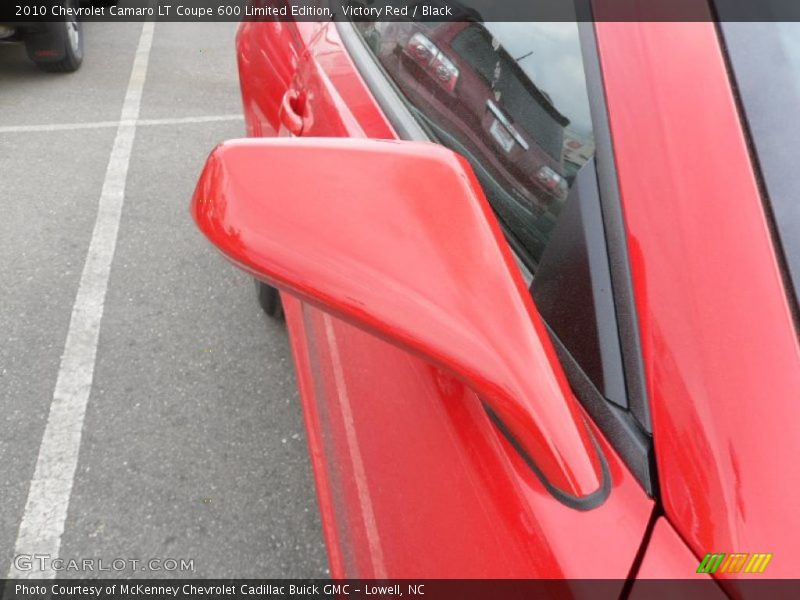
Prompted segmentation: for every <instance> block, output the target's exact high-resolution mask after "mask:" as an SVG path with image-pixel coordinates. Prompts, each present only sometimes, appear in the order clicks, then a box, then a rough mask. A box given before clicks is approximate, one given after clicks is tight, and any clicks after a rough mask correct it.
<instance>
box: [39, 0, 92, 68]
mask: <svg viewBox="0 0 800 600" xmlns="http://www.w3.org/2000/svg"><path fill="white" fill-rule="evenodd" d="M78 4H79V3H78V0H67V1H66V2H64V5H65V6H67V7H70V8H77V7H78ZM25 49H26V51H27V52H28V57H29V58H30V59H31V60H32V61H33V62H35V63H36V65H37V66H38V67H39V68H40V69H43V70H45V71H50V72H55V73H72V72H73V71H77V70H78V69H79V68H80V66H81V63H82V62H83V25H82V24H81V22H80V21H79V20H78V19H77V18H75V17H67V18H66V19H65V20H64V21H57V22H54V23H45V24H44V25H43V28H42V30H41V31H40V32H37V33H36V34H33V35H31V36H29V37H27V38H26V39H25Z"/></svg>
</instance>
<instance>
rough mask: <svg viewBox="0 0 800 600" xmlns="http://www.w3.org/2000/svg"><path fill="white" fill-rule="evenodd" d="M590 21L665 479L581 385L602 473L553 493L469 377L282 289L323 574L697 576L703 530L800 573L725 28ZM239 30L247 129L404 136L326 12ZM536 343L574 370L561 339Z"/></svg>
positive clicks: (783, 356)
mask: <svg viewBox="0 0 800 600" xmlns="http://www.w3.org/2000/svg"><path fill="white" fill-rule="evenodd" d="M594 33H595V35H596V39H597V47H598V54H599V60H600V63H601V66H602V73H603V87H604V93H605V95H606V101H607V106H608V118H609V125H610V131H611V136H612V139H613V146H614V154H615V158H616V167H617V174H618V179H619V187H620V194H621V201H622V212H623V215H624V220H625V228H626V231H627V237H626V244H627V248H628V252H629V256H630V270H631V276H632V281H633V292H634V300H635V306H636V311H637V320H638V326H639V329H640V332H641V354H642V359H643V364H644V367H645V373H644V375H645V379H644V380H645V384H646V388H647V394H648V397H649V409H650V414H651V418H652V431H653V444H654V447H655V457H656V461H657V469H656V470H657V473H658V486H657V490H655V492H654V494H653V495H649V494H648V493H647V492H646V491H645V489H643V487H642V485H640V483H639V482H638V481H637V479H636V478H635V477H634V476H633V475H632V473H631V471H630V469H629V468H628V466H626V464H625V462H624V461H623V460H622V459H621V458H620V456H619V454H618V452H617V451H616V450H615V449H614V448H613V447H612V446H611V445H610V444H609V443H608V441H607V440H606V438H605V437H604V435H603V432H602V431H601V429H600V428H599V427H598V426H596V425H595V424H594V423H593V422H592V420H591V418H589V416H588V414H586V413H583V412H581V409H578V413H579V414H576V415H573V417H574V418H575V419H577V420H580V419H581V418H582V419H584V420H585V421H586V422H587V423H589V428H590V430H591V432H592V434H593V435H594V437H595V438H596V439H597V440H598V442H599V445H600V448H601V450H602V453H603V455H604V456H605V457H606V460H607V463H608V464H607V467H608V473H609V476H610V490H609V491H608V494H607V497H605V498H604V500H603V501H602V502H600V503H598V504H597V505H596V506H592V507H590V508H589V509H587V510H577V509H575V508H574V507H570V506H567V505H565V504H564V503H563V502H560V501H559V500H558V499H557V498H556V497H554V496H553V494H551V493H550V491H549V490H548V489H547V487H546V486H545V485H544V484H543V483H542V481H541V480H540V479H539V478H537V477H536V476H535V475H534V473H533V472H532V471H531V469H530V468H529V467H528V465H526V463H525V462H524V461H523V460H522V459H521V458H520V457H519V455H518V454H516V453H515V452H514V451H513V448H511V446H510V444H509V441H508V440H507V439H506V438H504V437H503V436H502V435H500V434H499V433H498V431H497V428H496V427H495V426H494V425H493V423H492V421H491V419H490V418H488V417H487V414H486V412H485V411H484V410H483V409H482V405H481V400H480V399H479V397H478V396H477V395H476V393H475V392H474V391H473V389H471V388H470V387H469V386H467V385H465V384H464V382H463V381H462V380H460V379H457V378H455V377H453V376H452V374H450V373H449V372H448V371H447V370H446V369H443V368H441V367H440V366H437V365H435V364H432V363H431V362H430V361H428V360H424V359H423V358H420V356H419V355H417V354H415V353H413V352H410V351H408V350H407V349H405V348H403V347H401V346H399V345H397V344H394V343H392V341H391V340H389V341H387V340H386V339H385V338H381V337H378V336H376V335H373V334H371V333H369V332H366V331H364V330H363V329H362V328H359V327H356V326H354V325H353V324H351V323H349V322H347V321H346V320H344V319H340V318H337V317H336V316H332V315H331V314H329V313H327V312H325V311H323V310H321V308H319V306H318V305H315V304H312V303H309V302H305V301H302V300H300V299H299V298H298V297H297V295H292V294H284V295H283V302H284V309H285V314H286V323H287V326H288V330H289V334H290V338H291V342H292V347H293V352H294V359H295V362H296V366H297V374H298V384H299V388H300V395H301V398H302V403H303V412H304V415H305V422H306V430H307V434H308V442H309V449H310V456H311V461H312V465H313V469H314V474H315V478H316V484H317V494H318V500H319V506H320V511H321V515H322V523H323V530H324V534H325V539H326V543H327V547H328V552H329V558H330V566H331V574H332V575H333V576H334V577H363V578H373V577H374V578H385V577H398V578H418V577H429V578H447V577H467V578H478V577H480V578H612V579H618V580H620V586H622V582H623V581H624V580H626V579H629V578H631V577H640V578H646V577H678V578H687V577H693V576H696V575H695V570H696V569H697V565H698V563H699V562H700V560H701V559H702V557H703V556H704V555H705V554H706V553H709V552H725V553H731V552H763V553H771V554H772V555H773V558H772V560H771V562H770V564H769V568H768V571H767V573H768V575H769V576H770V577H797V576H798V574H799V573H800V568H798V566H797V562H796V561H797V559H798V558H800V536H798V535H797V534H798V531H800V513H799V512H798V511H797V510H796V509H797V496H798V494H800V469H797V468H796V465H795V462H796V460H797V457H800V436H798V435H797V424H798V423H800V401H799V400H800V346H799V345H798V337H797V333H796V329H795V324H794V322H793V315H792V309H791V306H790V301H789V296H788V294H787V290H786V287H785V283H784V280H783V278H782V275H781V267H780V264H779V261H778V258H777V253H776V248H775V243H774V241H773V238H772V236H771V233H770V227H769V224H768V221H767V217H766V215H765V209H764V205H763V204H762V200H761V197H760V191H759V187H758V183H757V181H756V176H755V173H754V169H753V165H752V162H751V158H750V155H749V153H748V146H747V142H746V136H745V132H744V130H743V126H742V122H741V118H740V114H739V111H738V108H737V104H736V101H735V97H734V93H733V91H732V86H731V82H730V80H729V75H728V72H727V70H726V65H725V60H724V56H723V53H722V50H721V47H720V41H719V38H718V34H717V31H716V30H715V27H714V24H713V23H621V24H619V23H616V24H615V23H596V24H595V25H594ZM237 53H238V58H239V67H240V76H241V86H242V96H243V100H244V109H245V115H246V120H247V128H248V134H249V135H251V136H256V137H258V136H275V135H287V134H288V133H291V134H293V135H301V136H308V137H350V138H376V139H397V138H399V137H400V136H399V135H398V133H397V132H396V131H395V130H394V128H393V126H392V125H391V123H390V121H389V120H388V119H387V117H386V116H385V114H384V113H383V112H382V110H381V108H380V105H379V103H378V102H377V101H376V99H375V96H374V94H373V92H372V91H371V89H370V87H369V86H368V85H367V83H366V82H365V78H364V77H363V76H362V74H361V73H360V70H359V68H358V67H357V66H356V62H354V60H353V58H352V57H351V55H350V54H349V53H348V50H347V48H346V46H345V45H344V44H343V42H342V39H341V38H340V35H339V33H338V30H337V25H336V24H335V23H303V22H297V23H294V22H284V23H278V22H260V23H243V24H242V26H241V29H240V31H239V34H238V38H237ZM698 90H702V91H703V93H702V94H698ZM250 166H251V168H253V169H256V170H257V169H258V167H257V166H256V165H250ZM370 176H371V174H370V173H364V174H363V177H364V178H365V179H367V178H369V177H370ZM369 185H370V186H372V185H374V184H372V183H371V184H369ZM264 193H267V190H265V191H264ZM332 201H333V200H332ZM248 216H249V218H250V219H251V220H252V219H255V220H256V223H255V224H254V225H253V227H254V228H257V227H258V222H257V221H258V219H259V218H260V217H259V215H258V213H252V214H250V213H248ZM265 218H266V217H265ZM352 218H358V216H357V215H356V216H354V217H352ZM336 223H339V221H336ZM342 223H344V221H342ZM265 227H266V225H265ZM206 233H207V234H208V235H209V237H211V238H212V240H215V241H217V240H218V239H219V236H222V235H223V234H224V233H223V232H219V235H216V234H214V232H211V233H209V231H206ZM215 235H216V238H215ZM290 242H291V240H289V243H290ZM342 243H345V242H342ZM462 243H463V244H464V245H465V246H466V245H469V244H470V243H473V241H471V240H467V239H465V240H463V242H462ZM475 243H477V242H475ZM401 250H402V249H401V248H399V247H398V248H396V249H395V248H386V247H382V250H381V251H382V252H392V251H397V252H400V251H401ZM243 256H244V255H243ZM237 262H239V264H243V263H246V260H244V259H243V260H241V261H237ZM417 268H418V269H419V270H420V271H421V272H423V273H424V272H425V269H426V265H425V264H424V261H421V262H420V264H418V265H417ZM431 272H432V271H431ZM365 284H367V285H374V286H377V289H380V285H381V282H380V281H379V280H374V281H365ZM532 318H533V320H534V321H536V317H535V316H534V317H532ZM545 337H546V336H545ZM542 352H543V353H544V354H543V355H544V356H546V360H547V361H549V362H550V363H551V364H553V365H556V366H555V367H554V373H556V376H555V377H556V380H557V381H558V382H560V383H559V384H558V385H564V381H563V375H559V373H560V370H559V368H558V367H557V365H558V357H557V355H556V354H555V352H554V350H553V348H552V346H550V345H549V344H547V343H545V344H544V346H543V347H542ZM571 426H572V423H568V422H566V421H565V422H564V427H566V428H569V427H571ZM588 491H591V490H588ZM715 576H716V577H719V578H721V579H725V578H728V577H729V576H726V575H723V574H720V573H717V574H715ZM746 576H747V575H745V574H740V575H739V577H746ZM730 577H732V576H730ZM730 584H731V582H730V581H728V582H726V585H730Z"/></svg>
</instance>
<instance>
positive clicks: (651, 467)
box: [334, 20, 658, 497]
mask: <svg viewBox="0 0 800 600" xmlns="http://www.w3.org/2000/svg"><path fill="white" fill-rule="evenodd" d="M334 23H335V26H336V28H337V30H338V33H339V36H340V37H341V39H342V42H343V44H344V46H345V48H346V49H347V50H348V53H349V55H350V57H351V59H352V60H353V62H354V63H355V65H356V68H357V69H358V71H359V73H360V75H361V77H362V78H363V79H364V81H365V83H366V84H367V87H368V88H369V89H370V91H371V93H372V95H373V96H374V98H375V100H376V102H377V103H378V105H379V106H380V108H381V110H382V111H383V113H384V115H386V117H387V119H388V120H389V122H390V123H391V125H392V127H393V128H394V130H395V132H396V133H397V135H398V136H399V137H400V138H401V139H406V140H417V141H431V140H435V139H436V137H437V135H436V133H435V132H434V131H432V130H431V128H430V127H429V126H428V125H426V124H425V123H424V121H421V120H420V119H418V118H417V117H415V116H414V112H413V111H412V109H411V108H410V107H409V105H408V103H407V102H406V101H405V100H404V99H403V96H402V93H401V92H400V90H399V89H398V88H397V87H396V85H395V84H394V83H393V82H392V81H391V79H390V77H389V76H388V75H387V74H386V72H385V71H384V69H383V67H382V66H381V65H380V63H379V62H378V60H377V58H376V57H375V56H374V54H373V53H372V52H371V51H370V49H369V48H368V46H367V45H366V42H365V41H364V39H363V38H362V37H361V35H360V34H359V33H358V31H357V30H356V28H355V27H354V25H353V24H352V23H351V22H348V21H344V20H335V21H334ZM578 29H579V35H580V42H581V48H582V53H583V61H584V70H585V72H586V82H587V91H588V92H589V101H590V111H591V116H592V123H593V127H594V137H595V146H596V154H595V161H596V171H597V180H598V190H599V194H600V201H601V211H602V215H603V226H604V229H605V231H604V237H605V240H606V249H607V251H608V259H609V267H610V270H611V282H612V288H613V296H614V306H615V311H616V316H617V322H618V328H619V338H620V346H621V349H622V360H623V365H624V372H625V385H626V393H627V399H628V406H629V410H624V409H621V408H619V407H617V406H615V405H614V404H613V403H612V402H610V401H609V400H607V399H606V398H604V397H603V396H602V394H601V393H600V392H599V391H598V390H597V388H596V387H595V386H594V384H593V383H592V382H591V381H590V379H589V377H588V376H587V375H586V374H585V373H584V372H583V370H582V369H581V368H580V366H579V365H578V364H577V363H576V361H575V360H574V359H573V358H572V356H571V355H570V354H569V352H568V351H567V350H566V349H565V348H564V346H563V344H561V342H560V340H559V339H558V337H557V336H555V335H554V333H553V331H552V330H550V329H549V327H548V330H549V331H550V334H551V338H552V339H553V342H554V346H555V349H556V352H557V354H558V356H559V358H560V359H561V362H562V365H563V366H564V369H565V372H566V374H567V377H568V379H569V381H570V385H571V386H572V387H573V391H574V392H575V394H576V396H577V397H578V399H579V400H580V402H581V404H582V405H583V406H584V408H586V410H587V412H589V414H590V415H591V416H592V419H593V420H594V421H595V423H597V425H598V426H599V427H600V429H601V430H602V431H603V433H604V434H605V436H606V437H607V439H608V440H609V442H610V443H611V445H612V446H613V447H614V449H615V450H616V451H617V452H618V453H619V455H620V456H621V457H622V459H623V461H624V462H625V463H626V464H627V465H628V467H629V468H630V469H631V472H632V473H633V474H634V476H635V477H636V479H637V480H638V481H639V483H640V484H641V485H642V486H643V488H644V489H645V491H646V492H647V493H648V494H649V495H650V496H653V497H656V496H657V489H658V485H657V483H658V477H657V473H656V466H655V457H654V452H653V442H652V433H651V432H652V428H651V420H650V410H649V404H648V398H647V390H646V385H645V376H644V364H643V359H642V353H641V342H640V335H639V325H638V317H637V311H636V305H635V301H634V295H633V280H632V276H631V271H630V263H629V259H628V248H627V231H626V228H625V222H624V217H623V214H622V206H621V201H620V194H619V184H618V181H617V172H616V163H615V159H614V152H613V145H612V141H611V133H610V127H609V124H608V112H607V109H606V101H605V92H604V88H603V83H602V81H603V80H602V70H601V67H600V61H599V56H598V53H597V42H596V38H595V32H594V24H593V23H591V22H582V23H578ZM501 225H502V224H501ZM505 233H506V237H507V238H508V239H509V242H510V246H511V249H512V253H513V254H514V256H515V259H516V260H517V262H518V263H519V264H521V265H525V263H526V257H525V256H524V253H520V248H519V245H518V244H515V243H513V236H510V235H509V232H508V231H505ZM528 260H529V258H528ZM524 274H525V276H526V278H529V276H530V272H529V271H528V269H527V267H526V269H525V271H524ZM526 282H527V283H528V284H530V281H529V280H527V279H526Z"/></svg>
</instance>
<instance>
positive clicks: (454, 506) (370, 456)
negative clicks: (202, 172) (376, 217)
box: [239, 23, 654, 586]
mask: <svg viewBox="0 0 800 600" xmlns="http://www.w3.org/2000/svg"><path fill="white" fill-rule="evenodd" d="M274 27H275V25H274V24H269V23H258V24H255V23H254V24H245V25H243V26H242V30H241V32H240V35H239V54H240V57H239V60H240V64H241V65H244V67H243V68H242V73H241V76H242V89H243V91H245V90H246V91H245V92H244V93H245V105H246V111H247V113H246V114H247V119H248V131H249V132H250V133H251V134H254V135H270V134H273V133H274V132H275V131H276V130H277V129H278V128H279V127H278V126H277V123H278V121H279V120H280V119H281V113H280V111H279V106H278V103H276V102H275V98H276V97H277V93H278V91H279V90H280V89H282V88H283V86H284V85H285V82H286V79H285V77H284V76H283V75H282V74H279V73H278V71H277V70H276V69H272V68H271V67H269V66H268V65H266V63H262V68H265V69H266V70H265V71H256V68H255V66H254V64H253V62H252V61H251V60H250V58H249V56H251V55H255V56H260V55H263V54H264V52H265V51H266V50H267V48H265V47H261V46H260V44H261V43H262V42H261V41H260V40H263V39H265V36H266V38H269V42H268V44H269V45H272V44H278V43H283V44H288V43H289V42H288V40H287V39H286V38H283V39H280V38H276V37H274V36H272V37H270V35H269V34H270V32H272V33H274V31H273V30H270V28H274ZM338 27H339V25H337V24H327V25H325V26H323V27H322V28H321V29H320V30H319V31H317V32H316V33H315V35H314V39H313V43H312V44H311V45H310V47H309V51H308V52H305V53H304V54H303V56H302V60H300V63H299V66H298V69H297V77H296V79H295V82H294V84H293V85H294V88H295V91H296V92H297V93H298V94H302V96H303V100H304V101H303V103H302V105H301V106H297V107H296V108H297V110H296V111H295V114H290V115H286V114H284V115H283V119H284V120H285V122H284V125H287V123H288V124H296V123H297V120H298V118H299V120H300V122H301V129H300V133H301V134H302V135H303V136H322V137H329V136H339V137H345V136H349V137H371V138H379V139H396V138H398V137H399V136H398V134H397V133H396V131H395V128H394V127H393V126H392V125H391V124H390V122H389V120H388V119H387V117H386V116H385V114H384V111H383V110H382V109H381V107H380V106H379V104H378V102H377V101H376V99H375V96H374V95H373V93H372V91H371V89H370V87H368V86H367V84H366V83H365V79H364V77H363V76H362V74H361V73H360V72H359V69H358V68H357V67H356V65H355V63H354V60H353V57H352V56H351V54H350V53H349V51H348V50H347V49H346V48H345V46H344V45H343V42H342V39H341V37H340V34H339V31H338V29H337V28H338ZM271 47H272V48H273V50H272V51H273V53H274V55H276V56H278V55H279V56H281V57H283V59H286V62H291V61H290V60H289V57H290V56H292V53H294V52H295V50H294V49H291V48H289V49H286V48H283V49H281V50H277V49H275V48H274V47H273V46H271ZM281 53H282V54H281ZM242 54H245V55H247V56H242ZM270 69H271V70H270ZM255 80H258V81H255ZM371 83H372V84H373V85H385V82H384V83H383V84H381V83H380V82H379V81H377V82H376V81H373V82H371ZM265 123H269V124H270V125H271V128H267V127H265V126H263V124H265ZM293 126H296V125H293ZM363 176H364V177H369V176H370V174H369V173H364V174H363ZM331 202H336V199H335V198H331ZM464 243H465V244H468V243H469V240H465V241H464ZM283 300H284V309H285V314H286V323H287V327H288V329H289V333H290V338H291V341H292V347H293V352H294V358H295V362H296V365H297V373H298V382H299V387H300V392H301V398H302V403H303V410H304V415H305V420H306V428H307V432H308V441H309V447H310V455H311V460H312V465H313V469H314V473H315V478H316V484H317V492H318V499H319V505H320V511H321V514H322V522H323V528H324V534H325V538H326V543H327V546H328V551H329V557H330V564H331V573H332V575H333V576H334V577H363V578H372V577H377V578H383V577H399V578H403V577H430V578H443V577H470V578H473V577H485V578H497V577H509V578H510V577H513V578H595V577H597V578H599V577H602V578H616V579H618V580H620V583H619V585H620V586H621V585H622V580H624V579H625V578H626V577H627V576H628V575H629V573H630V571H631V568H632V565H633V564H634V562H635V558H636V555H637V552H638V551H639V549H640V546H641V545H642V542H643V540H644V538H645V537H646V531H647V528H648V525H649V523H650V521H651V517H652V512H653V507H654V503H653V500H652V499H651V498H650V497H649V496H648V495H647V493H646V492H645V491H644V489H643V488H642V486H641V485H640V484H639V482H638V481H637V480H636V478H635V477H634V476H633V475H632V474H631V472H630V470H629V469H628V467H627V466H625V464H624V463H623V461H622V460H621V459H620V457H619V456H618V455H617V453H616V451H615V450H614V449H613V448H612V447H611V445H610V444H609V443H608V442H607V441H606V439H605V438H604V437H603V434H602V433H601V432H600V430H599V429H598V428H597V427H594V425H592V430H593V432H594V434H595V435H596V437H597V439H598V440H599V443H600V447H601V449H602V452H603V454H604V456H605V457H606V460H607V462H608V467H609V469H608V472H609V475H610V492H609V493H608V495H607V497H606V498H605V499H604V500H603V501H602V502H600V503H599V504H598V505H596V506H591V507H589V506H587V507H583V508H585V510H579V509H576V508H574V507H570V506H567V505H566V504H564V503H562V502H561V501H560V500H559V499H558V498H557V497H555V496H554V495H553V494H551V493H550V491H548V489H547V488H546V487H545V485H544V484H543V483H542V482H541V481H540V480H539V479H538V478H537V476H536V474H535V473H534V472H533V471H532V470H531V468H530V467H529V466H528V465H527V464H526V463H525V461H524V460H523V459H522V458H521V457H520V455H519V454H517V453H516V452H515V450H514V448H513V447H512V446H511V444H510V443H509V442H508V441H507V439H506V438H505V437H504V436H503V435H502V434H501V433H500V431H499V430H498V428H497V427H496V426H495V425H494V424H493V422H492V420H491V419H490V418H489V416H488V415H487V413H486V411H485V410H484V409H483V407H482V404H481V401H480V399H479V398H478V397H477V396H476V395H475V394H474V393H473V392H472V391H471V390H470V389H467V388H466V387H465V386H464V384H462V383H461V382H460V381H458V380H456V379H454V378H453V377H452V376H450V375H448V374H447V373H445V372H443V371H442V370H440V369H439V368H437V367H435V366H433V365H431V364H428V363H427V362H425V361H423V360H421V359H420V358H418V357H417V356H415V355H412V354H410V353H408V352H406V351H404V350H401V349H399V348H397V347H395V346H393V345H391V344H389V343H387V342H385V341H383V340H381V339H378V338H377V337H375V336H372V335H370V334H368V333H365V332H363V331H362V330H360V329H357V328H355V327H353V326H351V325H349V324H347V323H345V322H343V321H341V320H338V319H336V318H334V317H332V316H330V315H328V314H326V313H324V312H322V311H321V310H319V309H317V308H315V307H313V306H311V305H308V304H303V303H301V302H300V301H298V300H296V299H294V298H292V297H290V296H285V295H284V298H283ZM587 419H588V417H587ZM588 420H589V422H591V420H590V419H588Z"/></svg>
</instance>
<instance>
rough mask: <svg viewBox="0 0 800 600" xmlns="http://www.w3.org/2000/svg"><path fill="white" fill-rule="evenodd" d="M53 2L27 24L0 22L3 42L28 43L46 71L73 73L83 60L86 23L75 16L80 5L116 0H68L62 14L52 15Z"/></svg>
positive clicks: (29, 51)
mask: <svg viewBox="0 0 800 600" xmlns="http://www.w3.org/2000/svg"><path fill="white" fill-rule="evenodd" d="M52 4H53V3H51V4H46V5H43V7H44V8H46V9H47V10H46V11H45V12H46V14H47V15H49V16H47V17H41V16H38V15H37V16H35V17H32V18H33V19H36V20H32V21H30V22H25V23H0V43H18V42H22V43H24V44H25V50H26V51H27V53H28V57H29V58H30V59H31V60H32V61H33V62H34V63H36V65H37V66H38V67H40V68H41V69H43V70H45V71H51V72H56V73H71V72H73V71H77V70H78V69H79V68H80V66H81V63H82V62H83V26H82V24H81V22H80V20H79V19H78V17H77V16H75V11H76V10H77V9H79V8H80V7H81V5H82V4H83V5H92V6H110V5H112V4H116V1H115V0H114V1H111V0H101V1H95V2H83V3H81V2H80V0H65V1H64V2H63V4H62V6H63V7H64V8H65V9H68V10H65V11H64V12H65V13H67V14H66V15H65V16H63V17H55V16H52V14H53V13H52V11H51V8H52ZM70 13H71V14H70Z"/></svg>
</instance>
